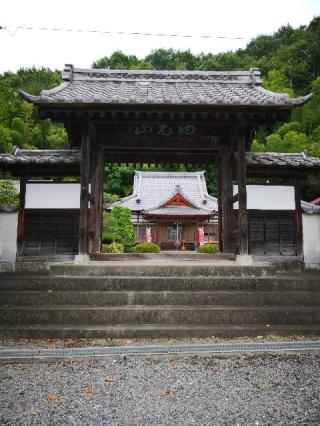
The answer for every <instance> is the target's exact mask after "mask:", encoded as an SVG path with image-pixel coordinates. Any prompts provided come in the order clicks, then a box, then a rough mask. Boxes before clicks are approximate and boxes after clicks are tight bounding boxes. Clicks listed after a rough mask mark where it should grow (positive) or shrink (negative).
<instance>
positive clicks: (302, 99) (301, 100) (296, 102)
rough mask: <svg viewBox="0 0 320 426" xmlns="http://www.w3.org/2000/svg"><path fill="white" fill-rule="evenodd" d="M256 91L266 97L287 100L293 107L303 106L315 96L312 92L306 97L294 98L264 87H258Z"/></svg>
mask: <svg viewBox="0 0 320 426" xmlns="http://www.w3.org/2000/svg"><path fill="white" fill-rule="evenodd" d="M256 90H258V91H260V92H262V93H264V94H265V95H268V96H271V97H273V98H275V99H277V98H278V99H279V100H287V101H288V103H292V104H293V105H302V104H304V103H305V102H307V101H308V100H309V99H311V98H312V96H313V93H312V92H311V93H309V94H308V95H305V96H300V97H298V98H292V97H291V96H290V95H289V93H279V92H273V91H272V90H268V89H265V88H264V87H262V86H259V87H257V88H256Z"/></svg>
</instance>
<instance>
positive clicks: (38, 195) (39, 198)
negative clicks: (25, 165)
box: [25, 183, 80, 209]
mask: <svg viewBox="0 0 320 426" xmlns="http://www.w3.org/2000/svg"><path fill="white" fill-rule="evenodd" d="M79 207H80V183H27V187H26V206H25V208H26V209H78V208H79Z"/></svg>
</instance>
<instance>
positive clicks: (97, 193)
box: [89, 145, 104, 254]
mask: <svg viewBox="0 0 320 426" xmlns="http://www.w3.org/2000/svg"><path fill="white" fill-rule="evenodd" d="M92 153H93V161H92V181H91V197H90V238H89V253H90V254H91V253H99V252H100V246H101V225H102V210H103V177H104V153H103V149H102V147H101V145H95V146H94V148H93V150H92Z"/></svg>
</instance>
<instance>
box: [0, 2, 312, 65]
mask: <svg viewBox="0 0 320 426" xmlns="http://www.w3.org/2000/svg"><path fill="white" fill-rule="evenodd" d="M316 15H320V0H264V1H259V0H222V1H221V0H193V1H191V0H158V1H155V0H118V1H117V0H114V1H108V0H54V1H48V0H1V8H0V26H5V27H8V30H1V31H0V72H3V71H9V70H10V71H15V70H16V69H18V68H21V67H32V66H36V67H49V68H52V69H62V67H63V65H64V64H65V63H72V64H74V65H75V66H76V67H90V66H91V65H92V63H93V62H94V61H95V60H97V59H99V58H101V57H103V56H106V55H110V54H111V53H112V52H113V51H115V50H122V51H123V52H125V53H126V54H134V55H137V56H138V57H143V56H145V55H147V54H148V53H149V52H150V51H151V50H152V49H156V48H160V47H163V48H169V47H173V48H174V49H190V50H191V51H192V52H193V53H200V52H206V53H208V52H212V53H217V52H222V51H227V50H236V49H237V48H239V47H245V45H246V44H247V42H248V41H250V39H251V38H254V37H255V36H257V35H258V34H262V33H263V34H272V33H273V32H274V31H276V30H277V29H278V28H279V27H280V26H282V25H286V24H288V23H289V24H291V25H292V26H293V27H297V26H299V25H306V24H308V23H309V22H310V20H311V19H312V18H313V17H314V16H316ZM19 26H27V27H30V26H31V27H40V26H41V27H55V28H76V29H98V30H102V31H127V32H150V33H157V32H161V33H179V34H193V35H195V37H193V38H191V39H190V38H176V37H175V38H173V37H153V36H149V37H142V36H133V35H102V34H86V33H83V34H79V33H70V32H61V31H39V30H29V31H27V30H20V29H18V30H17V27H19ZM199 34H212V35H216V36H225V37H229V38H227V39H215V38H213V39H203V38H199V37H196V35H199ZM232 37H243V38H244V39H243V40H233V39H232Z"/></svg>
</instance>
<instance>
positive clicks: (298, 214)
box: [294, 178, 303, 256]
mask: <svg viewBox="0 0 320 426" xmlns="http://www.w3.org/2000/svg"><path fill="white" fill-rule="evenodd" d="M294 198H295V207H296V209H295V224H296V254H297V256H299V255H301V254H302V253H303V233H302V209H301V186H300V180H299V179H297V178H296V179H295V180H294Z"/></svg>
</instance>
